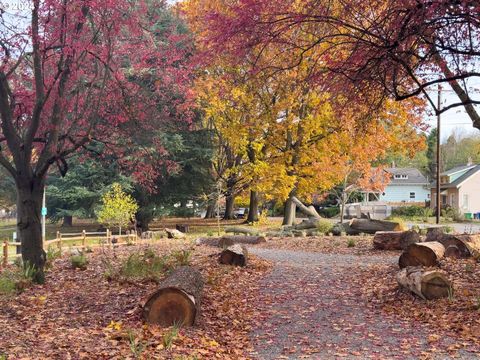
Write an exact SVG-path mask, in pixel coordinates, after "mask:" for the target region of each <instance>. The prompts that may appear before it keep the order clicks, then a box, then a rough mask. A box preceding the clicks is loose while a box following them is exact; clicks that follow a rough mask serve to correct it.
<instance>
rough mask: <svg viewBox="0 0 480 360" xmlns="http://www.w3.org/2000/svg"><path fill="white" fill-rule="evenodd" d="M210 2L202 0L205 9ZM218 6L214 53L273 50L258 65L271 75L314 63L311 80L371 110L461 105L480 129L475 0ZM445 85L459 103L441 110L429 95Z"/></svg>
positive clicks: (479, 21) (211, 14)
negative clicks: (416, 103)
mask: <svg viewBox="0 0 480 360" xmlns="http://www.w3.org/2000/svg"><path fill="white" fill-rule="evenodd" d="M197 2H202V0H197ZM210 2H211V1H207V0H203V2H202V5H205V3H210ZM219 2H220V1H217V3H219ZM220 3H221V4H222V6H210V7H208V6H206V9H208V10H207V11H206V12H205V14H204V15H203V19H204V20H205V22H207V23H208V24H209V25H208V27H209V32H208V34H207V35H206V38H207V43H208V44H209V46H210V47H211V48H215V49H216V50H219V49H222V50H223V51H225V50H224V49H228V51H230V52H232V53H234V54H235V57H236V58H237V59H243V58H244V57H246V56H247V54H249V53H251V52H252V50H253V51H254V52H255V53H261V52H264V51H275V54H274V56H270V62H269V63H268V64H262V66H261V67H260V70H262V71H268V72H277V71H281V70H287V69H292V68H293V67H296V66H298V65H300V64H301V63H303V62H304V61H306V60H308V61H313V63H315V66H314V68H312V71H311V73H310V76H309V79H310V81H311V82H312V83H316V84H321V85H322V86H325V85H326V84H328V86H329V88H330V89H331V91H332V92H335V93H342V94H344V95H346V96H349V97H352V98H354V99H358V97H359V95H360V94H366V95H368V96H370V97H372V96H374V98H375V101H374V102H370V103H371V104H373V105H377V104H378V103H381V101H382V99H384V98H385V97H391V98H394V99H396V100H405V99H408V98H411V97H417V96H421V97H423V98H425V99H426V100H427V101H428V103H429V104H430V105H431V107H432V109H434V111H435V113H437V114H440V113H443V112H445V111H447V110H449V109H451V108H454V107H458V106H463V107H465V110H466V112H467V113H468V115H469V116H470V118H471V120H472V122H473V126H474V127H476V128H479V129H480V116H479V114H478V111H477V109H476V108H475V105H478V104H479V103H480V99H479V98H478V96H476V95H475V93H474V92H472V90H471V89H470V87H471V86H474V83H472V81H475V79H477V78H478V77H479V76H480V73H478V71H477V65H478V61H479V59H480V52H479V51H478V43H479V40H480V15H479V14H480V5H479V3H478V2H476V1H460V2H458V1H457V2H452V1H450V0H439V1H427V0H421V1H412V0H400V1H397V0H387V1H385V0H375V1H368V2H366V1H363V0H349V1H339V0H328V1H318V0H307V1H300V2H299V1H295V0H287V1H284V0H274V1H271V0H260V1H247V0H238V1H232V2H220ZM217 5H218V4H217ZM199 16H202V15H199ZM254 59H255V58H253V60H254ZM257 71H258V70H257ZM441 84H445V86H450V87H451V88H452V89H453V90H454V92H455V93H456V95H457V96H458V101H456V102H453V103H449V104H446V105H440V108H438V106H437V103H436V99H435V95H434V94H432V93H431V92H429V90H436V89H437V86H438V85H441ZM367 103H368V102H367Z"/></svg>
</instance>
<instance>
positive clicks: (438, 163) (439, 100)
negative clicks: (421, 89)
mask: <svg viewBox="0 0 480 360" xmlns="http://www.w3.org/2000/svg"><path fill="white" fill-rule="evenodd" d="M441 101H442V87H441V86H440V84H438V98H437V168H436V170H437V189H436V190H437V214H436V215H437V224H440V211H441V206H440V199H441V197H440V106H441Z"/></svg>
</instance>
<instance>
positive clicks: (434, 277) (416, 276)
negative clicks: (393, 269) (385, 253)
mask: <svg viewBox="0 0 480 360" xmlns="http://www.w3.org/2000/svg"><path fill="white" fill-rule="evenodd" d="M397 282H398V284H399V285H400V286H402V287H404V288H406V289H408V290H409V291H411V292H413V293H414V294H416V295H418V296H420V297H421V298H422V299H424V300H434V299H440V298H445V297H448V296H449V295H450V294H452V291H453V289H452V283H451V282H450V281H449V280H448V279H447V276H446V275H445V274H444V273H442V272H440V271H438V270H423V269H422V268H420V267H406V268H404V269H402V270H400V272H399V273H398V274H397Z"/></svg>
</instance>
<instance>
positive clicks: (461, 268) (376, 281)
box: [360, 258, 480, 358]
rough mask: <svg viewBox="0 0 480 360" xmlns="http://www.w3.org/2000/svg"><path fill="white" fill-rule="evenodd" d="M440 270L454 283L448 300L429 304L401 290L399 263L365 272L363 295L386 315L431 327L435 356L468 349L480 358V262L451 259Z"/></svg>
mask: <svg viewBox="0 0 480 360" xmlns="http://www.w3.org/2000/svg"><path fill="white" fill-rule="evenodd" d="M440 269H441V270H443V271H445V272H446V273H447V274H448V277H449V278H450V280H451V281H452V282H453V287H454V292H453V294H452V296H451V297H449V298H446V299H440V300H434V301H425V300H422V299H420V298H418V297H416V296H414V295H413V294H411V293H409V292H407V291H405V290H403V289H400V288H399V287H398V286H397V282H396V280H395V275H396V273H397V271H398V266H397V265H396V264H393V265H384V264H382V265H375V266H372V267H371V268H369V269H368V270H364V271H362V272H361V274H360V276H361V277H362V278H363V279H364V282H363V293H364V296H366V297H367V298H368V299H369V303H370V304H371V305H372V306H374V307H376V308H378V309H381V310H382V311H383V312H384V313H385V314H388V315H389V316H391V315H393V316H396V317H398V318H400V319H402V320H404V321H407V322H409V323H419V324H425V325H427V326H428V327H429V329H430V330H431V334H430V336H429V337H428V342H429V343H430V345H431V352H432V353H437V352H439V353H443V354H445V356H448V357H453V356H454V355H455V354H456V352H457V350H460V349H467V350H471V351H472V352H475V353H477V355H478V357H479V358H480V263H478V262H476V261H475V260H473V259H448V258H447V259H443V260H441V262H440Z"/></svg>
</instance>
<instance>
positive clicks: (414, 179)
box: [385, 167, 429, 185]
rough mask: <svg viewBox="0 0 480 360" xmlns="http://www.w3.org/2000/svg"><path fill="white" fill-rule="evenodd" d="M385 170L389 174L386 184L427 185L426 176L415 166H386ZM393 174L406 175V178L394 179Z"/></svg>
mask: <svg viewBox="0 0 480 360" xmlns="http://www.w3.org/2000/svg"><path fill="white" fill-rule="evenodd" d="M385 171H386V172H387V173H389V174H391V175H392V176H391V178H390V183H389V184H388V185H428V184H429V182H428V181H427V178H426V177H425V176H423V174H422V173H421V172H420V170H418V169H415V168H396V167H395V168H386V169H385ZM395 175H407V177H408V178H407V179H395Z"/></svg>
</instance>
